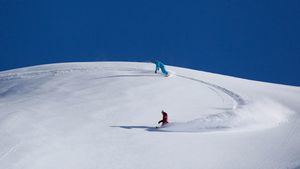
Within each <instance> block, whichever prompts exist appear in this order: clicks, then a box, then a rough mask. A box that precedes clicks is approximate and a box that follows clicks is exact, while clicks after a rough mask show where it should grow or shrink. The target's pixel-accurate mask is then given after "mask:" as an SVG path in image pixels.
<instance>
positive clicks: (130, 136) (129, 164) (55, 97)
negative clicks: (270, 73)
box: [0, 62, 300, 169]
mask: <svg viewBox="0 0 300 169" xmlns="http://www.w3.org/2000/svg"><path fill="white" fill-rule="evenodd" d="M167 68H168V69H169V70H172V72H173V74H174V75H173V76H172V77H169V78H166V77H163V76H161V75H158V74H154V73H153V70H154V66H153V65H152V64H150V63H129V62H100V63H63V64H51V65H42V66H35V67H27V68H21V69H15V70H10V71H4V72H0V169H54V168H57V169H108V168H109V169H154V168H166V169H168V168H172V169H199V168H202V169H241V168H242V169H287V168H289V169H299V168H300V132H299V131H300V114H299V113H300V88H299V87H292V86H284V85H276V84H270V83H263V82H256V81H250V80H245V79H239V78H234V77H229V76H223V75H217V74H212V73H206V72H201V71H195V70H190V69H183V68H178V67H171V66H168V67H167ZM161 110H165V111H166V112H168V114H169V118H170V119H169V120H170V121H171V123H170V124H169V125H168V126H166V127H164V128H160V129H155V126H156V125H157V121H159V120H160V119H161V114H160V112H161Z"/></svg>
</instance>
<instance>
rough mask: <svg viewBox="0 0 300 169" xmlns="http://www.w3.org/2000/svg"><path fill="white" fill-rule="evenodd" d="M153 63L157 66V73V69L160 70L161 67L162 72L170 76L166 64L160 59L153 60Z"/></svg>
mask: <svg viewBox="0 0 300 169" xmlns="http://www.w3.org/2000/svg"><path fill="white" fill-rule="evenodd" d="M153 63H154V64H155V66H156V68H155V73H157V71H159V69H161V72H162V73H163V74H164V75H165V76H169V72H168V71H167V70H166V68H165V65H164V64H163V63H162V62H160V61H158V60H155V61H153Z"/></svg>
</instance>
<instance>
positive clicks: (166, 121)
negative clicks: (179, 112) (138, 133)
mask: <svg viewBox="0 0 300 169" xmlns="http://www.w3.org/2000/svg"><path fill="white" fill-rule="evenodd" d="M161 114H162V115H163V118H162V120H160V121H159V122H158V124H159V123H162V125H161V126H163V125H165V124H167V123H168V114H167V113H166V112H165V111H163V110H162V111H161Z"/></svg>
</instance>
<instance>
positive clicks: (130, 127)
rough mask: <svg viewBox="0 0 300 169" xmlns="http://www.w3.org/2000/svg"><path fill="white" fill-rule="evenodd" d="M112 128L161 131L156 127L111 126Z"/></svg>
mask: <svg viewBox="0 0 300 169" xmlns="http://www.w3.org/2000/svg"><path fill="white" fill-rule="evenodd" d="M111 127H119V128H123V129H144V130H146V131H159V130H158V129H157V128H156V127H153V126H111Z"/></svg>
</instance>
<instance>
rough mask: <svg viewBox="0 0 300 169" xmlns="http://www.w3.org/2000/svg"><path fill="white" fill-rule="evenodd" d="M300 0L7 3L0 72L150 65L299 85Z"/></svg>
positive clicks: (2, 0)
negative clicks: (84, 64)
mask: <svg viewBox="0 0 300 169" xmlns="http://www.w3.org/2000/svg"><path fill="white" fill-rule="evenodd" d="M299 20H300V1H298V0H285V1H283V0H242V1H241V0H218V1H217V0H209V1H200V0H194V1H189V0H128V1H127V0H118V1H117V0H107V1H101V0H93V1H91V0H85V1H83V0H82V1H79V0H59V1H58V0H0V24H1V26H0V70H7V69H12V68H17V67H24V66H30V65H37V64H45V63H56V62H70V61H119V60H120V61H145V60H149V59H152V58H156V59H159V60H162V61H163V62H164V63H166V64H169V65H175V66H181V67H187V68H192V69H197V70H204V71H209V72H215V73H220V74H226V75H232V76H237V77H242V78H248V79H254V80H260V81H268V82H274V83H282V84H290V85H297V86H300V78H299V77H300V76H299V75H298V74H299V72H300V31H299V30H300V21H299Z"/></svg>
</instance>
